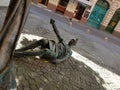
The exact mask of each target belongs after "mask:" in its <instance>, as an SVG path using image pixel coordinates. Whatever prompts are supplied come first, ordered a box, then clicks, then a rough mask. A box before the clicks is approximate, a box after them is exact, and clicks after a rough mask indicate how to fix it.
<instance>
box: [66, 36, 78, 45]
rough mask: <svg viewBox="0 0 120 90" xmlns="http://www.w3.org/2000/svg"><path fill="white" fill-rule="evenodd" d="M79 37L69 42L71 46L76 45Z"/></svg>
mask: <svg viewBox="0 0 120 90" xmlns="http://www.w3.org/2000/svg"><path fill="white" fill-rule="evenodd" d="M77 41H78V38H76V39H71V40H70V41H69V43H68V45H69V46H75V45H76V44H77Z"/></svg>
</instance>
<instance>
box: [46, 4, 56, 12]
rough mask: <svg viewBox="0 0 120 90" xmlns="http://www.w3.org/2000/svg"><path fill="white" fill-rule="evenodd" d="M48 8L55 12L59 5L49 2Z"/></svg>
mask: <svg viewBox="0 0 120 90" xmlns="http://www.w3.org/2000/svg"><path fill="white" fill-rule="evenodd" d="M47 8H48V9H50V10H52V11H54V12H55V11H56V8H57V6H55V5H53V4H51V3H48V6H47Z"/></svg>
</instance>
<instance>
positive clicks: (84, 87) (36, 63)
mask: <svg viewBox="0 0 120 90" xmlns="http://www.w3.org/2000/svg"><path fill="white" fill-rule="evenodd" d="M15 63H16V66H15V68H16V74H17V80H18V81H19V82H18V90H105V88H103V87H102V84H103V83H104V82H103V80H102V79H101V78H100V77H99V75H98V74H97V73H95V72H94V71H92V70H91V69H90V68H89V67H87V66H86V65H84V64H83V63H81V62H78V61H75V60H74V59H73V58H70V59H69V60H67V61H66V62H63V63H60V64H58V65H54V64H51V63H49V62H47V61H45V60H41V61H40V60H38V59H36V58H19V59H17V58H16V61H15ZM96 78H97V79H99V80H100V81H99V82H98V81H97V79H96Z"/></svg>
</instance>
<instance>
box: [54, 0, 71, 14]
mask: <svg viewBox="0 0 120 90" xmlns="http://www.w3.org/2000/svg"><path fill="white" fill-rule="evenodd" d="M68 2H69V0H60V1H59V4H58V6H57V9H56V12H60V13H62V14H64V12H65V10H66V8H67V5H68Z"/></svg>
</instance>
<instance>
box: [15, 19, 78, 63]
mask: <svg viewBox="0 0 120 90" xmlns="http://www.w3.org/2000/svg"><path fill="white" fill-rule="evenodd" d="M50 23H51V24H52V26H53V30H54V32H55V34H56V36H57V38H58V40H59V42H58V43H56V42H55V41H53V40H48V39H41V40H38V41H36V42H34V43H32V44H30V45H28V46H26V47H22V48H20V49H17V50H15V53H14V56H16V57H26V56H39V57H40V58H44V59H47V60H49V61H50V62H52V63H59V62H62V61H65V60H67V59H68V58H69V57H70V56H71V54H72V51H71V47H72V46H74V45H76V43H77V40H78V39H72V40H70V41H69V43H68V44H66V42H65V41H64V39H63V38H62V37H61V36H60V34H59V31H58V30H57V27H56V25H55V20H53V19H51V20H50ZM36 47H41V48H40V49H39V50H38V51H34V52H33V51H30V50H31V49H34V48H36Z"/></svg>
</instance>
